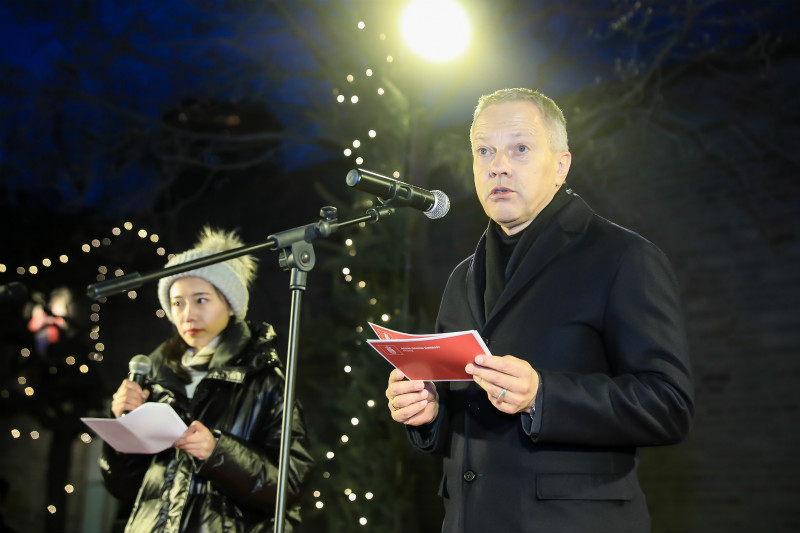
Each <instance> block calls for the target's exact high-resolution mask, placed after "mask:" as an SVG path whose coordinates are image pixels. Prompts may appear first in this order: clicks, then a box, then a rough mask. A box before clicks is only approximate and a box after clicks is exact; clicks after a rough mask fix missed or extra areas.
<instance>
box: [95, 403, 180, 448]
mask: <svg viewBox="0 0 800 533" xmlns="http://www.w3.org/2000/svg"><path fill="white" fill-rule="evenodd" d="M81 420H82V421H83V423H85V424H86V425H87V426H89V427H90V428H92V429H93V430H94V432H95V433H97V435H99V436H100V438H102V439H103V440H104V441H106V442H107V443H108V444H109V445H111V447H112V448H114V449H115V450H117V451H118V452H122V453H149V454H152V453H158V452H160V451H162V450H166V449H167V448H169V447H170V446H172V444H173V443H174V442H175V441H176V440H178V438H179V437H180V436H181V435H183V432H184V431H186V427H187V426H186V424H185V423H184V421H183V420H181V417H179V416H178V413H176V412H175V410H174V409H173V408H172V407H171V406H169V405H167V404H165V403H157V402H147V403H144V404H142V405H140V406H139V407H137V408H136V409H134V410H133V411H131V412H130V413H128V414H126V415H125V416H122V417H120V418H81Z"/></svg>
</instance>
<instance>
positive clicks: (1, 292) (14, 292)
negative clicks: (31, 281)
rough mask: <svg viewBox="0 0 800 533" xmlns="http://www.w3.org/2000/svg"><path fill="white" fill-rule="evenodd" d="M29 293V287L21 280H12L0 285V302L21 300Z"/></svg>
mask: <svg viewBox="0 0 800 533" xmlns="http://www.w3.org/2000/svg"><path fill="white" fill-rule="evenodd" d="M27 295H28V288H27V287H26V286H25V285H24V284H23V283H22V282H20V281H12V282H11V283H8V284H6V285H0V302H5V301H9V302H11V301H14V302H21V301H22V300H24V299H25V296H27Z"/></svg>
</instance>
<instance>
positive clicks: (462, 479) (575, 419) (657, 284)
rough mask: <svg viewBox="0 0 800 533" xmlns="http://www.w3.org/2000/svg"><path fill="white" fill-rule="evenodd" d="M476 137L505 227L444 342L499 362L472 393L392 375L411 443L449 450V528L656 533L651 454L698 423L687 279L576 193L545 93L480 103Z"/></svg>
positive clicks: (453, 281)
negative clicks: (650, 498) (454, 341)
mask: <svg viewBox="0 0 800 533" xmlns="http://www.w3.org/2000/svg"><path fill="white" fill-rule="evenodd" d="M470 140H471V144H472V157H473V172H474V177H475V190H476V192H477V194H478V199H479V200H480V202H481V204H482V205H483V208H484V211H485V212H486V214H487V215H488V216H489V218H490V219H491V220H490V222H489V227H488V229H487V230H486V232H485V233H484V234H483V236H482V237H481V239H480V241H479V242H478V246H477V248H476V250H475V253H474V254H473V255H472V256H470V257H468V258H467V259H466V260H464V261H463V262H462V263H461V264H459V265H458V266H457V267H456V268H455V270H454V271H453V273H452V274H451V276H450V279H449V281H448V283H447V287H446V288H445V292H444V295H443V298H442V303H441V307H440V309H439V316H438V319H437V331H439V332H447V331H462V330H468V329H476V330H477V331H478V332H479V333H480V334H481V336H482V337H483V338H484V339H485V341H486V344H487V346H488V347H489V350H490V351H491V352H492V354H496V355H477V356H476V357H475V359H474V363H470V364H468V365H467V366H466V371H467V373H469V374H470V375H472V376H473V381H463V382H451V383H438V384H436V385H434V383H431V382H422V381H411V380H407V379H405V376H404V375H403V374H402V373H401V372H400V371H399V370H394V371H393V372H392V373H391V375H390V377H389V384H388V387H387V389H386V397H387V398H388V400H389V402H388V403H389V409H390V410H391V413H392V418H393V419H394V420H396V421H397V422H401V423H403V424H406V425H407V428H408V434H409V438H410V440H411V442H412V444H413V445H414V446H415V447H417V448H419V449H420V450H423V451H427V452H433V453H439V454H441V455H442V456H443V460H444V465H443V467H444V468H443V469H444V477H443V480H442V483H441V485H440V489H439V492H440V496H441V497H442V498H443V499H444V502H445V518H444V524H443V526H442V531H459V532H462V531H463V532H469V531H476V532H485V531H516V532H519V531H543V532H548V533H552V532H556V531H572V532H576V531H648V530H649V529H650V519H649V514H648V511H647V504H646V501H645V497H644V494H643V493H642V490H641V488H640V487H639V483H638V480H637V475H636V467H637V448H638V447H640V446H656V445H666V444H673V443H676V442H679V441H681V440H682V439H683V438H684V437H685V436H686V434H687V433H688V431H689V427H690V425H691V420H692V416H693V412H694V399H693V390H692V384H691V375H690V365H689V357H688V353H687V352H688V350H687V346H686V338H685V337H686V336H685V331H684V325H683V319H682V315H681V311H680V302H679V296H678V288H677V284H676V280H675V276H674V275H673V273H672V271H671V268H670V266H669V263H668V261H667V259H666V257H665V256H664V254H663V253H662V252H661V251H660V250H659V249H658V248H656V247H655V246H654V245H653V244H651V243H650V242H648V241H646V240H645V239H643V238H642V237H640V236H639V235H637V234H635V233H633V232H631V231H628V230H626V229H624V228H621V227H619V226H617V225H615V224H613V223H611V222H609V221H607V220H605V219H603V218H601V217H599V216H598V215H597V214H595V213H594V212H593V211H592V210H591V209H590V208H589V206H588V205H587V204H586V203H585V202H584V201H583V200H582V199H581V198H580V197H579V196H577V195H576V194H574V193H572V191H570V190H567V189H566V188H565V186H564V183H565V180H566V178H567V174H568V172H569V168H570V164H571V162H572V156H571V154H570V152H569V147H568V144H567V132H566V122H565V120H564V115H563V113H562V112H561V110H560V109H559V108H558V106H557V105H556V104H555V103H554V102H553V101H552V100H550V99H549V98H547V97H546V96H544V95H542V94H541V93H538V92H536V91H531V90H528V89H504V90H500V91H497V92H495V93H493V94H490V95H487V96H484V97H482V98H481V99H480V101H479V103H478V106H477V108H476V109H475V113H474V118H473V123H472V127H471V129H470ZM509 354H510V355H509Z"/></svg>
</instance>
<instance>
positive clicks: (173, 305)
mask: <svg viewBox="0 0 800 533" xmlns="http://www.w3.org/2000/svg"><path fill="white" fill-rule="evenodd" d="M180 306H181V303H180V302H172V307H180Z"/></svg>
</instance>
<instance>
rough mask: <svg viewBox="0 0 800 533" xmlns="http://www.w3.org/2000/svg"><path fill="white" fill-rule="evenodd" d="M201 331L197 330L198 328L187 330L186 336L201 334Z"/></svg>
mask: <svg viewBox="0 0 800 533" xmlns="http://www.w3.org/2000/svg"><path fill="white" fill-rule="evenodd" d="M200 331H201V330H199V329H196V328H192V329H187V330H186V334H187V335H197V334H198V333H200Z"/></svg>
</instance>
